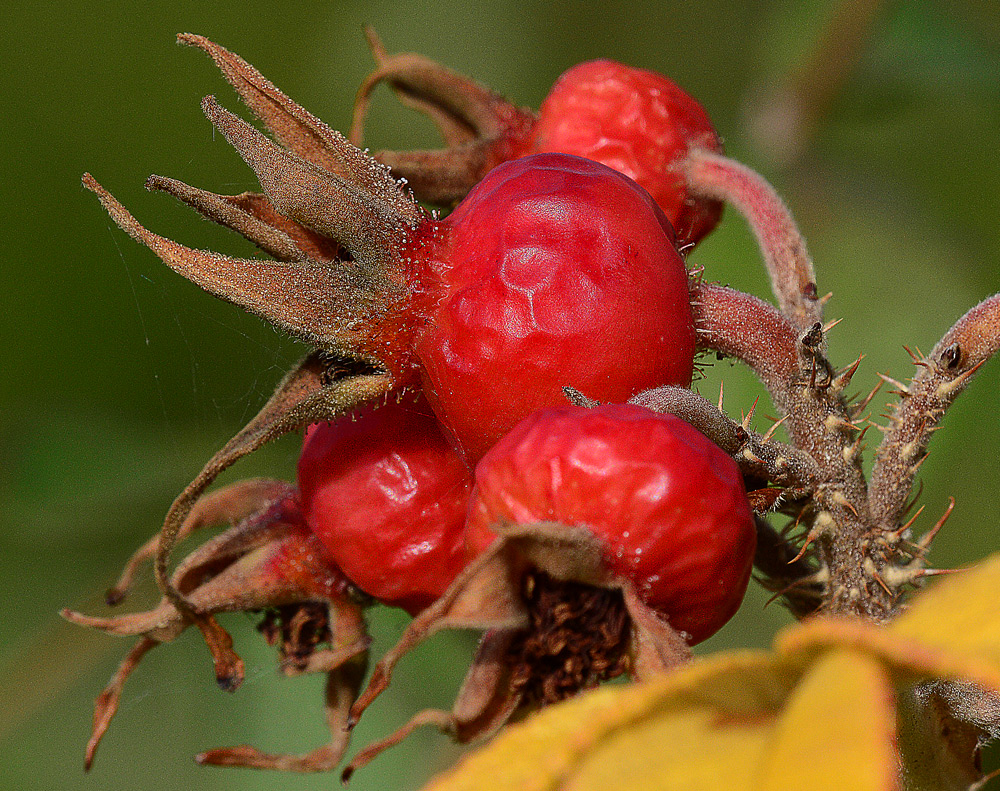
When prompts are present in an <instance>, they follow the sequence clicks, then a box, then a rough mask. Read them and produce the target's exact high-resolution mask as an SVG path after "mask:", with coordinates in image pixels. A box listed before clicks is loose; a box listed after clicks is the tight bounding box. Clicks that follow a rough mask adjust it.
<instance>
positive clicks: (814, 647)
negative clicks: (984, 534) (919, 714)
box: [775, 554, 1000, 691]
mask: <svg viewBox="0 0 1000 791" xmlns="http://www.w3.org/2000/svg"><path fill="white" fill-rule="evenodd" d="M998 591H1000V554H995V555H991V556H990V557H989V558H987V559H986V560H984V561H983V562H981V563H979V564H977V565H976V566H973V567H971V568H969V569H968V570H965V571H963V572H962V573H961V574H956V575H955V576H953V577H949V578H947V579H944V580H941V581H940V582H938V583H937V584H935V585H934V586H933V587H931V588H929V589H927V590H925V591H923V592H922V593H920V594H919V595H918V596H916V597H914V600H913V603H912V605H911V606H910V608H909V610H907V611H906V612H905V613H903V614H902V615H901V616H900V617H899V618H898V619H897V620H896V621H895V622H893V623H892V624H891V625H889V626H885V627H880V626H875V625H873V624H870V623H866V622H863V621H860V620H851V619H845V618H817V619H815V620H813V621H810V622H807V623H805V624H802V625H799V626H795V627H792V628H790V629H788V630H786V631H784V632H783V633H782V634H780V635H779V636H778V638H777V640H776V641H775V647H776V648H777V650H778V653H779V654H780V655H782V656H784V657H786V658H789V659H791V658H795V659H797V660H798V661H800V662H802V661H804V662H808V661H812V659H813V657H814V655H815V653H816V652H817V651H822V650H824V649H825V648H827V647H828V646H843V647H854V648H857V649H858V650H862V651H867V652H868V653H870V654H874V655H877V656H879V657H881V658H882V660H883V661H886V662H889V663H890V664H892V665H894V666H896V667H897V668H899V669H902V670H904V671H906V672H908V673H913V674H917V675H926V676H935V677H941V678H956V679H967V680H969V681H974V682H976V683H978V684H981V685H983V686H984V687H987V688H989V689H993V690H997V691H1000V603H998V599H1000V597H998Z"/></svg>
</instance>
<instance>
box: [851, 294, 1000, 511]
mask: <svg viewBox="0 0 1000 791" xmlns="http://www.w3.org/2000/svg"><path fill="white" fill-rule="evenodd" d="M998 350H1000V294H996V295H994V296H992V297H990V298H988V299H986V300H983V301H982V302H980V303H979V304H978V305H977V306H976V307H974V308H973V309H972V310H970V311H969V312H968V313H966V314H965V315H964V316H963V317H962V318H961V319H959V320H958V321H957V322H956V323H955V325H954V326H953V327H952V328H951V329H950V330H948V332H946V333H945V335H944V337H943V338H941V340H940V341H938V343H937V345H936V346H935V347H934V348H933V349H932V350H931V353H930V354H928V355H927V357H925V358H924V359H922V360H917V361H916V364H917V365H918V366H919V367H920V370H919V371H918V372H917V375H916V376H914V377H913V380H912V382H911V384H910V386H909V387H904V388H903V389H901V390H900V391H899V394H900V401H899V403H898V404H897V405H896V408H895V410H894V411H893V413H892V415H890V416H889V427H888V430H887V431H886V433H885V439H884V440H883V441H882V445H881V447H879V449H878V454H877V456H876V462H875V469H874V471H873V473H872V484H871V494H870V498H871V506H872V510H873V512H874V513H876V514H878V518H879V527H881V528H882V529H883V530H895V529H896V527H898V525H899V522H900V520H901V518H902V515H903V512H904V510H905V507H906V501H907V498H908V497H909V494H910V489H911V488H912V486H913V479H914V476H915V475H916V472H917V469H918V468H919V467H920V464H921V463H922V462H923V460H924V459H925V458H926V456H927V443H928V442H929V441H930V437H931V434H932V433H933V432H934V431H935V430H936V427H937V424H938V423H939V422H940V420H941V418H942V417H943V416H944V413H945V410H946V409H947V408H948V407H949V406H951V403H952V402H953V401H954V400H955V399H956V398H957V397H958V395H959V393H961V392H962V391H963V390H964V389H965V387H966V386H967V385H968V383H969V381H970V380H971V379H972V377H973V376H974V375H975V374H976V372H977V371H978V370H979V368H980V366H982V364H983V363H985V362H986V361H987V360H988V359H989V358H990V357H991V356H993V355H994V354H996V352H997V351H998Z"/></svg>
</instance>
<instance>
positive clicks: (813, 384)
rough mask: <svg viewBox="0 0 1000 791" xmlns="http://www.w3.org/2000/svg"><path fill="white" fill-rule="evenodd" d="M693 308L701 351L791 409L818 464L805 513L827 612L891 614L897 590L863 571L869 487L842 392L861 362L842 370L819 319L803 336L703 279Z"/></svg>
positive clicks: (750, 300)
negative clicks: (728, 361)
mask: <svg viewBox="0 0 1000 791" xmlns="http://www.w3.org/2000/svg"><path fill="white" fill-rule="evenodd" d="M692 309H693V312H694V317H695V326H696V328H697V330H698V345H699V347H700V348H701V349H704V350H711V351H714V352H717V353H719V354H723V355H726V356H732V357H735V358H737V359H739V360H741V361H742V362H744V363H746V364H747V365H748V366H750V368H751V369H752V370H753V371H754V373H756V374H757V376H758V377H759V378H760V379H761V381H762V382H763V383H764V385H765V386H766V387H767V389H768V391H769V392H770V394H771V397H772V399H773V400H774V403H775V406H776V407H777V408H778V409H779V410H780V411H781V412H783V413H785V414H786V415H788V420H787V424H786V425H787V427H788V432H789V435H790V436H791V438H792V442H793V444H794V445H795V447H796V448H798V449H799V451H800V452H804V453H805V454H807V455H809V456H810V457H812V459H813V460H814V463H815V466H816V468H817V469H818V470H819V474H818V476H817V480H816V486H815V493H814V495H813V498H812V503H811V505H810V507H809V509H808V512H807V513H803V514H801V515H800V516H802V517H803V519H802V521H803V527H804V528H806V529H807V530H808V534H807V537H806V541H807V542H809V543H812V542H816V544H817V546H816V553H817V554H818V557H819V561H820V566H821V568H823V569H826V570H828V572H829V583H828V586H829V587H828V592H827V595H826V602H825V604H826V609H827V610H829V611H831V612H843V613H854V614H864V615H866V616H868V617H871V618H873V619H875V620H882V619H884V618H886V617H887V616H888V615H889V613H890V612H891V611H892V608H893V606H894V601H895V594H894V593H892V592H889V593H887V592H886V591H885V590H884V589H883V588H882V587H881V585H879V584H878V582H877V580H876V579H875V577H874V576H873V575H872V574H871V573H870V571H868V570H866V568H865V564H864V550H863V549H862V546H861V544H862V541H863V538H864V536H865V535H866V534H868V533H869V532H870V530H871V524H872V520H871V517H870V515H869V507H868V488H867V484H866V482H865V478H864V474H863V472H862V469H861V459H860V457H861V445H860V436H859V433H858V427H857V426H856V425H855V424H854V423H853V421H852V419H851V412H850V410H849V408H848V405H847V403H846V402H845V400H844V399H843V398H842V397H841V393H842V391H843V390H844V388H845V387H846V386H847V384H848V383H849V382H850V377H851V376H853V373H854V371H855V370H856V366H850V367H848V369H846V370H845V371H844V372H843V373H841V374H839V375H838V374H837V373H836V372H834V371H833V369H832V367H831V366H830V364H829V362H827V360H826V357H825V356H824V354H823V351H822V350H823V346H824V338H823V330H822V327H821V326H820V325H818V324H817V325H814V326H812V327H810V328H808V329H807V330H806V331H805V332H803V333H801V334H799V333H797V332H796V331H795V329H794V328H793V327H792V325H791V324H790V322H789V321H788V320H787V319H785V318H784V317H783V316H782V315H781V314H780V313H778V312H777V311H776V310H775V309H774V308H772V307H771V306H770V305H768V304H767V303H765V302H763V301H761V300H759V299H757V298H756V297H752V296H749V295H748V294H743V293H742V292H739V291H735V290H733V289H729V288H725V287H722V286H715V285H709V284H704V283H701V284H697V285H695V287H694V288H693V290H692ZM875 571H876V572H877V569H875Z"/></svg>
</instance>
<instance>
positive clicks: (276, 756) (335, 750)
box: [195, 631, 368, 772]
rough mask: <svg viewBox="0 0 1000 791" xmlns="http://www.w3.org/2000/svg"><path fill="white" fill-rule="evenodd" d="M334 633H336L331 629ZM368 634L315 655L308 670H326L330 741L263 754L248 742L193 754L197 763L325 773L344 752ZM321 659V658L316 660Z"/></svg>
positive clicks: (364, 665)
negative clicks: (306, 748)
mask: <svg viewBox="0 0 1000 791" xmlns="http://www.w3.org/2000/svg"><path fill="white" fill-rule="evenodd" d="M334 636H335V637H336V636H337V632H336V631H334ZM367 645H368V641H367V637H365V638H364V639H359V640H358V641H357V642H356V643H355V644H354V645H351V646H346V647H344V648H342V649H340V650H339V651H327V652H325V653H324V654H320V652H317V653H316V654H314V662H313V666H312V667H311V668H310V670H309V671H308V672H323V671H325V672H326V673H327V678H326V691H325V693H324V705H323V708H324V715H325V718H326V724H327V727H328V729H329V731H330V741H329V742H328V743H326V744H324V745H322V746H320V747H317V748H316V749H314V750H311V751H310V752H308V753H305V754H302V755H293V754H287V753H265V752H263V751H261V750H259V749H258V748H256V747H253V746H252V745H249V744H241V745H237V746H234V747H217V748H215V749H212V750H206V751H205V752H202V753H199V754H198V755H196V756H195V761H197V762H198V763H199V764H204V765H210V766H235V767H240V768H243V769H277V770H280V771H286V772H328V771H330V770H332V769H333V768H334V767H336V766H337V764H339V763H340V761H341V759H342V758H343V757H344V753H345V752H346V751H347V747H348V745H349V743H350V739H351V734H350V731H349V730H348V728H347V717H348V712H349V711H350V708H351V704H353V703H354V700H355V699H356V698H357V696H358V691H359V690H360V689H361V684H362V682H363V681H364V678H365V673H366V671H367V668H368V654H367V651H366V649H367ZM316 660H321V661H316Z"/></svg>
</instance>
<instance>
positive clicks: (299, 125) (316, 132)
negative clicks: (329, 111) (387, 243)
mask: <svg viewBox="0 0 1000 791" xmlns="http://www.w3.org/2000/svg"><path fill="white" fill-rule="evenodd" d="M177 40H178V42H180V43H182V44H190V45H192V46H195V47H199V48H200V49H202V50H204V51H205V52H207V53H208V54H209V55H210V56H211V58H212V60H214V61H215V64H216V65H217V66H218V67H219V69H220V70H221V71H222V73H223V75H224V76H225V78H226V79H227V80H229V83H230V84H231V85H232V86H233V87H234V88H235V89H236V92H237V93H238V94H239V95H240V97H241V98H242V99H243V101H244V102H246V104H247V106H248V107H249V108H250V109H251V110H252V111H253V112H254V113H255V114H256V115H257V117H258V118H260V120H261V121H262V122H263V123H264V125H265V126H266V127H267V129H268V131H270V132H271V134H273V135H274V136H275V138H276V139H277V140H278V141H279V142H280V143H281V144H282V145H283V146H285V147H286V148H288V150H289V151H291V152H293V153H294V154H295V156H296V157H298V158H301V159H303V160H305V161H306V162H310V163H312V164H313V165H316V166H317V167H319V168H321V169H323V170H325V171H327V172H329V173H331V174H336V175H337V176H339V177H341V178H342V179H343V180H344V182H345V184H346V185H348V186H349V187H351V188H353V189H355V190H357V191H360V192H365V193H368V194H370V195H378V196H379V197H381V198H382V199H383V200H384V202H385V205H386V207H387V208H388V214H389V215H390V216H391V215H396V216H399V217H401V218H404V220H405V221H408V222H410V224H413V223H416V222H417V221H419V218H420V210H419V208H418V207H417V206H416V205H415V204H414V203H413V201H412V200H410V199H409V198H408V196H407V195H406V194H405V193H404V192H402V191H401V190H400V189H399V187H398V185H397V184H396V182H395V180H394V179H393V178H392V176H391V175H390V174H389V172H388V171H387V170H386V168H385V167H383V166H382V165H380V164H378V163H377V162H375V161H374V160H372V159H371V157H369V156H367V155H366V154H365V153H364V152H363V151H361V150H359V149H358V148H357V147H356V146H353V145H351V144H350V143H349V142H348V141H347V140H346V139H345V138H344V136H343V135H341V134H340V133H339V132H337V131H336V130H334V129H331V128H330V127H329V126H327V125H326V124H324V123H323V122H322V121H320V120H319V119H318V118H316V117H315V116H314V115H312V113H310V112H309V111H307V110H306V109H305V108H303V107H301V106H300V105H298V104H296V103H295V102H293V101H292V100H291V99H289V98H288V97H287V96H286V95H285V94H284V93H282V92H281V91H280V90H278V89H277V88H276V87H275V86H274V84H272V83H271V82H270V81H268V80H267V79H265V78H264V76H263V75H262V74H261V73H260V72H259V71H257V70H256V69H255V68H254V67H253V66H251V65H250V64H249V63H247V62H246V61H245V60H243V59H242V58H241V57H239V56H238V55H235V54H233V53H232V52H229V51H228V50H227V49H225V48H224V47H220V46H219V45H218V44H216V43H214V42H212V41H209V40H208V39H207V38H205V37H204V36H197V35H194V34H192V33H181V34H179V35H178V36H177Z"/></svg>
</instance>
